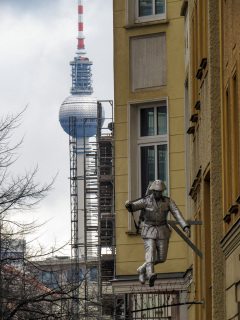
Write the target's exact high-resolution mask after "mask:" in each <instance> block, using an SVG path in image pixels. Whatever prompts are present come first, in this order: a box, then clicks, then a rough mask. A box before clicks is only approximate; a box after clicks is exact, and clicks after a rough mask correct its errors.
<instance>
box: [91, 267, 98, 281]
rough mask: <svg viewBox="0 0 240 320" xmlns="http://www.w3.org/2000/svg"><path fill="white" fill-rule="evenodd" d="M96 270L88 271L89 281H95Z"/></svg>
mask: <svg viewBox="0 0 240 320" xmlns="http://www.w3.org/2000/svg"><path fill="white" fill-rule="evenodd" d="M97 274H98V272H97V269H91V270H90V281H97Z"/></svg>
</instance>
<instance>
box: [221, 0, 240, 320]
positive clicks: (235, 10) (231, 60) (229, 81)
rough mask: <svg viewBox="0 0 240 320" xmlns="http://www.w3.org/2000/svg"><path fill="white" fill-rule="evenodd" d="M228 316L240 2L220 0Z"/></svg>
mask: <svg viewBox="0 0 240 320" xmlns="http://www.w3.org/2000/svg"><path fill="white" fill-rule="evenodd" d="M219 4H220V44H221V46H220V53H221V65H220V66H221V107H222V154H223V164H222V168H223V175H222V179H223V190H222V199H223V235H224V237H223V239H222V241H221V245H222V248H223V252H224V258H225V259H224V271H225V283H224V289H225V301H226V319H228V320H229V319H239V318H240V268H239V257H240V218H239V217H240V207H239V203H240V154H239V152H240V147H239V143H240V138H239V137H240V129H239V128H240V125H239V123H240V100H239V94H240V91H239V72H240V69H239V68H240V66H239V63H240V60H239V57H240V37H239V33H240V23H239V14H240V3H239V1H236V0H232V1H223V0H220V1H219Z"/></svg>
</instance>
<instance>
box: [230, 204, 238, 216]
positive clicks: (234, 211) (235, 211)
mask: <svg viewBox="0 0 240 320" xmlns="http://www.w3.org/2000/svg"><path fill="white" fill-rule="evenodd" d="M228 212H229V213H231V214H237V213H238V205H237V204H234V205H232V206H231V207H230V208H229V210H228Z"/></svg>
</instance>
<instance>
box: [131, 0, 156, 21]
mask: <svg viewBox="0 0 240 320" xmlns="http://www.w3.org/2000/svg"><path fill="white" fill-rule="evenodd" d="M132 1H133V0H132ZM151 15H153V0H139V17H143V16H151Z"/></svg>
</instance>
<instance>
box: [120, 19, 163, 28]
mask: <svg viewBox="0 0 240 320" xmlns="http://www.w3.org/2000/svg"><path fill="white" fill-rule="evenodd" d="M168 23H169V20H168V19H164V20H159V21H147V22H136V23H134V24H127V25H125V26H123V28H124V29H133V28H142V27H149V26H155V25H161V24H168Z"/></svg>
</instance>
